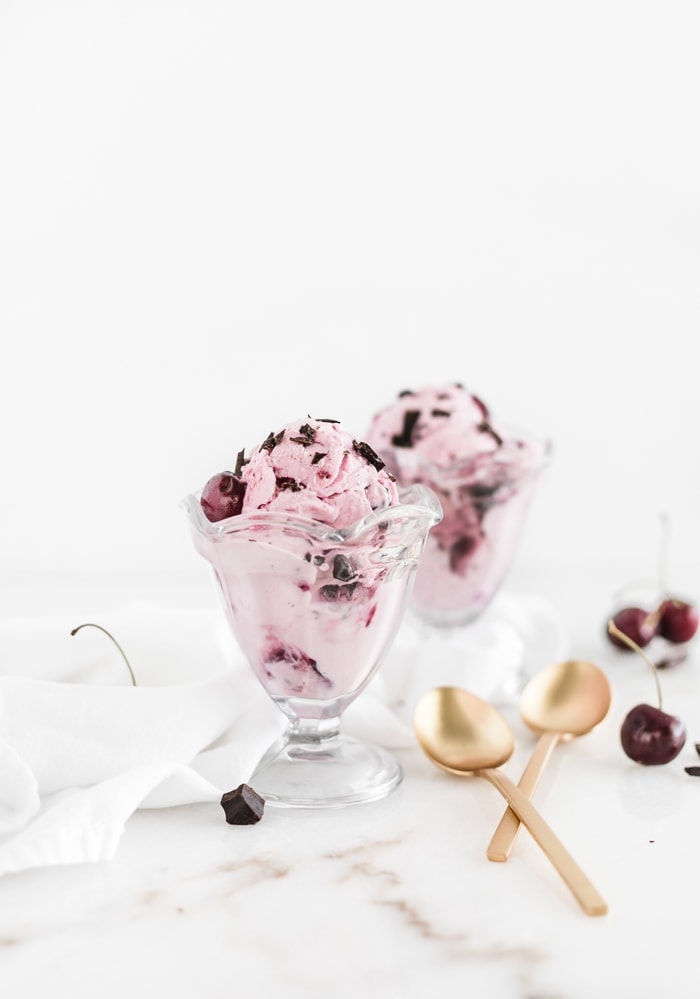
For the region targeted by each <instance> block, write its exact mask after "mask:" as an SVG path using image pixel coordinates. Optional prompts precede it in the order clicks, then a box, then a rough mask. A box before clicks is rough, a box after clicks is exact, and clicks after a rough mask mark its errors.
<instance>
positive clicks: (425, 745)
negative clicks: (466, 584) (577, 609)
mask: <svg viewBox="0 0 700 999" xmlns="http://www.w3.org/2000/svg"><path fill="white" fill-rule="evenodd" d="M575 662H578V661H575ZM589 665H591V666H592V664H589ZM559 669H560V671H561V672H558V671H557V670H556V669H554V668H553V669H552V671H551V673H550V672H549V671H543V673H542V674H538V675H537V677H536V678H533V681H531V682H530V684H528V688H526V690H528V695H527V697H526V696H525V692H523V698H522V705H525V704H526V703H529V704H530V705H531V707H532V704H535V703H537V702H538V701H539V700H540V697H541V694H542V691H549V693H548V695H547V696H544V697H542V698H541V712H536V714H537V716H538V717H539V723H540V725H539V730H540V731H542V732H543V733H546V734H547V736H548V739H547V744H549V742H550V741H551V740H552V737H554V738H553V741H552V743H551V746H550V747H549V748H548V750H547V752H546V753H545V752H544V751H543V748H542V747H543V746H544V744H545V743H544V739H543V737H542V736H541V738H540V743H538V747H539V749H540V752H539V753H538V752H537V750H536V751H535V753H534V754H533V760H531V763H530V765H529V766H528V768H526V772H527V770H528V769H529V770H530V776H529V778H528V784H529V785H530V786H531V787H532V789H533V790H534V787H535V786H536V784H537V780H538V779H539V774H540V773H541V771H542V768H543V767H544V765H545V763H546V761H547V758H548V756H549V754H550V753H551V750H552V749H553V748H554V745H556V742H557V741H559V739H560V738H564V737H567V736H573V735H574V734H578V732H577V731H575V730H571V728H570V724H571V722H570V720H569V726H568V727H567V726H564V727H563V728H562V727H559V726H561V725H562V721H561V720H560V719H563V718H564V715H563V714H561V713H559V712H560V711H561V704H562V703H563V702H564V701H568V699H569V697H571V698H572V704H573V703H575V702H576V699H577V696H574V695H573V694H572V693H571V691H575V690H576V684H575V683H573V682H572V679H571V678H572V677H573V679H576V678H577V677H578V680H579V682H580V680H581V678H582V677H585V676H586V675H587V673H588V667H587V665H586V666H584V665H583V664H580V668H574V667H573V666H569V667H567V668H563V666H560V668H559ZM593 669H594V670H597V667H593ZM567 675H568V676H569V679H568V680H567V679H566V677H567ZM592 675H594V676H595V677H596V679H597V676H596V675H595V674H592ZM601 675H602V674H601ZM562 676H563V677H564V679H563V680H562ZM534 680H538V681H539V682H538V683H535V682H534ZM606 683H607V681H606ZM550 684H551V687H550ZM531 685H532V686H531ZM552 690H553V691H554V694H552ZM565 690H568V691H569V693H567V694H566V696H565V697H564V696H563V692H564V691H565ZM538 691H539V694H538ZM557 692H558V693H557ZM608 693H609V689H608ZM585 700H586V701H588V698H585ZM590 700H591V701H595V700H596V698H595V697H591V698H590ZM547 703H549V704H552V705H554V706H555V708H556V710H552V715H551V716H550V724H549V725H547V726H546V727H543V726H542V725H541V722H542V721H543V719H544V717H545V714H548V712H547V709H546V705H547ZM608 706H609V700H608ZM571 710H572V713H575V708H572V709H571ZM590 710H591V715H592V713H593V712H592V708H591V709H590ZM599 710H602V708H600V709H599ZM606 712H607V707H606V708H605V711H603V716H604V715H605V713H606ZM413 724H414V729H415V732H416V736H417V739H418V742H419V744H420V746H421V748H422V749H423V751H424V752H425V754H426V756H427V757H428V758H429V759H430V760H431V761H432V762H433V763H435V764H436V765H437V766H438V767H440V768H441V769H442V770H445V771H447V773H451V774H456V775H457V776H460V777H472V776H474V777H484V778H485V779H486V780H488V781H489V782H490V783H491V784H493V785H494V786H495V787H496V789H497V790H498V791H499V792H500V793H501V794H502V795H503V797H504V798H505V799H506V801H507V802H508V805H509V809H508V812H506V816H507V815H508V814H509V812H510V813H512V814H513V819H512V820H511V819H506V818H505V817H504V820H502V823H507V824H506V825H505V828H504V829H501V827H500V826H499V829H498V830H497V831H496V834H495V836H494V839H495V838H496V836H499V839H498V840H497V842H496V846H495V847H493V841H492V844H491V846H490V848H489V849H494V850H495V851H500V853H501V854H502V855H501V856H497V857H496V856H494V858H491V859H505V858H506V856H507V855H508V852H509V849H510V847H509V846H508V842H509V840H512V839H514V838H515V835H516V834H517V831H518V827H519V824H520V823H522V824H523V825H525V826H526V827H527V828H528V830H529V831H530V833H531V834H532V836H533V838H534V839H535V841H536V842H537V843H538V844H539V846H540V847H541V848H542V850H543V851H544V853H545V854H546V856H547V857H548V858H549V859H550V861H551V862H552V864H553V866H554V868H555V869H556V870H557V872H558V873H559V874H560V876H561V877H562V879H563V880H564V882H565V883H566V885H567V886H568V887H569V888H570V890H571V891H572V892H573V894H574V896H575V898H576V899H577V901H578V903H579V904H580V906H581V908H582V909H583V911H584V912H585V913H586V914H587V915H589V916H602V915H604V914H605V913H606V912H607V911H608V907H607V904H606V902H605V900H604V899H603V898H602V896H601V895H600V893H599V892H598V891H597V889H596V888H595V887H594V885H593V884H592V883H591V881H590V880H589V879H588V877H587V876H586V875H585V874H584V872H583V871H582V870H581V868H580V867H579V865H578V864H577V863H576V861H575V860H574V858H573V857H572V856H571V854H570V853H569V852H568V850H567V849H566V848H565V847H564V845H563V844H562V843H561V841H560V840H559V838H558V837H557V836H556V835H555V833H554V832H553V831H552V829H551V828H550V826H549V825H548V824H547V823H546V822H545V820H544V819H543V818H542V816H541V815H540V813H539V812H538V811H537V809H536V808H535V807H534V805H533V804H532V803H531V801H530V800H529V797H528V791H527V785H526V790H523V789H521V788H520V787H518V786H517V785H516V784H514V783H513V781H512V780H510V778H509V777H507V776H506V775H505V774H504V773H503V772H502V771H501V770H499V769H498V768H499V767H500V766H501V765H502V764H503V763H505V762H506V761H507V760H508V759H510V757H511V756H512V754H513V750H514V748H515V743H514V739H513V733H512V731H511V729H510V726H509V725H508V723H507V722H506V720H505V718H503V716H502V715H501V714H500V713H499V712H498V711H497V710H496V709H495V708H494V707H493V706H492V705H490V704H488V703H487V702H486V701H483V700H481V698H479V697H476V696H475V695H474V694H471V693H469V692H468V691H466V690H462V689H461V688H459V687H434V688H433V689H432V690H429V691H428V692H427V693H426V694H424V695H423V696H422V697H421V699H420V700H419V702H418V704H417V705H416V709H415V712H414V716H413ZM591 727H593V726H592V725H591ZM579 728H580V726H579ZM583 731H585V729H584V728H580V733H581V734H582V732H583ZM534 758H536V759H534ZM524 777H525V774H524V775H523V778H524ZM499 830H500V832H499ZM499 844H500V845H499Z"/></svg>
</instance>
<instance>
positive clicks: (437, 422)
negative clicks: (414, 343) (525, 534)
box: [366, 383, 549, 625]
mask: <svg viewBox="0 0 700 999" xmlns="http://www.w3.org/2000/svg"><path fill="white" fill-rule="evenodd" d="M366 437H367V441H368V442H369V444H370V445H371V446H372V447H373V448H374V449H375V450H376V451H377V453H378V454H379V455H380V456H381V457H382V458H383V459H384V461H385V462H386V465H387V468H389V469H390V470H391V472H392V473H393V474H394V475H395V476H396V478H397V481H398V483H399V485H400V486H406V485H408V484H410V483H417V482H420V483H424V484H425V485H427V486H429V487H430V488H431V489H432V490H433V491H434V492H435V493H436V495H437V496H438V498H439V500H440V503H441V505H442V510H443V519H442V522H441V523H440V524H439V525H438V526H437V527H435V528H434V530H433V531H431V533H430V537H429V539H428V542H427V546H426V550H425V552H424V555H423V558H422V559H421V565H420V567H419V571H418V577H417V579H416V584H415V587H414V591H413V605H414V608H415V609H416V611H417V612H418V613H419V614H420V615H421V616H422V617H424V618H425V619H427V620H428V621H430V622H431V623H433V624H438V625H459V624H465V623H468V622H469V621H471V620H473V619H474V618H476V617H477V616H478V615H479V614H480V613H481V612H482V611H483V610H484V608H485V607H486V606H487V604H488V603H489V602H490V601H491V599H492V598H493V596H494V594H495V593H496V591H497V589H498V587H499V586H500V584H501V582H502V580H503V578H504V576H505V574H506V571H507V570H508V568H509V566H510V564H511V561H512V558H513V555H514V552H515V550H516V547H517V544H518V542H519V540H520V536H521V533H522V527H523V521H524V517H525V513H526V510H527V507H528V505H529V501H530V498H531V493H532V487H533V484H534V482H535V480H536V478H537V475H538V474H539V472H540V471H541V470H542V468H543V467H544V465H545V463H546V460H547V458H548V454H549V444H548V442H546V441H540V440H535V439H534V438H533V437H531V436H530V435H521V434H516V433H513V432H511V431H509V430H506V429H504V428H503V427H500V426H497V425H495V424H494V421H493V419H492V417H491V414H490V412H489V409H488V407H487V406H486V405H485V404H484V403H483V402H482V400H481V399H480V398H479V397H478V396H475V395H472V394H471V393H470V392H469V391H468V390H467V389H466V388H465V387H464V386H462V385H460V384H458V383H453V384H446V385H438V386H428V387H425V388H422V389H420V390H418V391H405V392H402V393H400V395H399V396H398V398H397V399H395V400H394V401H393V402H392V403H390V404H389V405H388V406H386V407H385V408H384V409H382V410H381V411H379V412H378V413H376V414H375V416H374V418H373V419H372V421H371V423H370V427H369V430H368V431H367V434H366Z"/></svg>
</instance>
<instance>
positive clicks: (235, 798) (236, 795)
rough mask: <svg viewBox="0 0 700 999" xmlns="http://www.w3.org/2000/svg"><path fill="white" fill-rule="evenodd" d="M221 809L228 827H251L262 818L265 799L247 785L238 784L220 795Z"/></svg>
mask: <svg viewBox="0 0 700 999" xmlns="http://www.w3.org/2000/svg"><path fill="white" fill-rule="evenodd" d="M221 807H222V808H223V810H224V814H225V815H226V821H227V822H228V823H229V825H232V826H252V825H255V823H256V822H259V821H260V819H261V818H262V817H263V812H264V811H265V799H264V798H263V797H261V795H259V794H258V792H257V791H254V790H253V788H252V787H249V785H248V784H239V785H238V787H237V788H235V789H234V790H233V791H227V792H226V793H225V794H224V795H222V797H221Z"/></svg>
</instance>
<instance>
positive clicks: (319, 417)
mask: <svg viewBox="0 0 700 999" xmlns="http://www.w3.org/2000/svg"><path fill="white" fill-rule="evenodd" d="M316 422H317V423H340V420H331V419H330V418H329V417H326V418H325V419H324V418H323V417H322V416H317V417H316Z"/></svg>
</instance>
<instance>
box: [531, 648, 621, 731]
mask: <svg viewBox="0 0 700 999" xmlns="http://www.w3.org/2000/svg"><path fill="white" fill-rule="evenodd" d="M611 699H612V697H611V691H610V684H609V682H608V678H607V677H606V675H605V674H604V673H603V671H602V670H601V669H599V668H598V667H597V666H596V665H595V664H594V663H591V662H587V661H586V660H585V659H567V660H566V661H565V662H562V663H555V664H554V665H553V666H549V667H547V668H546V669H543V670H541V671H540V672H539V673H537V674H535V676H533V677H532V679H531V680H530V681H529V683H528V684H527V686H526V687H525V689H524V690H523V692H522V694H521V696H520V715H521V717H522V719H523V721H524V722H525V724H526V725H527V726H528V727H529V728H531V729H532V730H533V732H536V733H537V734H538V735H541V734H542V733H543V732H555V733H556V734H557V735H558V736H559V737H560V738H569V739H571V738H574V737H575V736H580V735H586V734H587V733H588V732H590V731H591V730H592V729H594V728H595V727H596V725H598V724H599V723H600V722H601V721H602V720H603V718H605V716H606V715H607V713H608V711H609V709H610V703H611Z"/></svg>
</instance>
